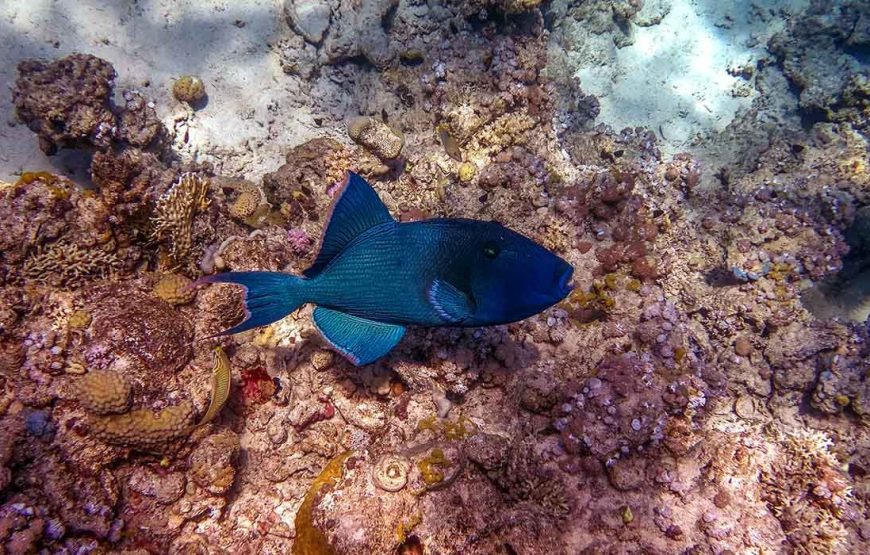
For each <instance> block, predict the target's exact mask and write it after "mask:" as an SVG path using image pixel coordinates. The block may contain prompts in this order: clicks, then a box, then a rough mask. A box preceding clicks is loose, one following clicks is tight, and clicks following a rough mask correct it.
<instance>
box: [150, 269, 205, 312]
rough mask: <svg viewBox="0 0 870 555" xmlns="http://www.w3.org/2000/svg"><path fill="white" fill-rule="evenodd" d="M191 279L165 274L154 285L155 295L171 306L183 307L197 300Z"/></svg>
mask: <svg viewBox="0 0 870 555" xmlns="http://www.w3.org/2000/svg"><path fill="white" fill-rule="evenodd" d="M192 283H193V282H192V281H191V280H190V278H188V277H185V276H183V275H181V274H164V275H163V276H161V278H160V279H159V280H158V281H157V283H155V284H154V289H153V291H154V295H155V296H156V297H158V298H161V299H163V300H164V301H166V302H168V303H169V304H171V305H176V306H177V305H183V304H187V303H189V302H191V301H192V300H193V299H195V298H196V289H195V288H193V287H192V286H191V284H192Z"/></svg>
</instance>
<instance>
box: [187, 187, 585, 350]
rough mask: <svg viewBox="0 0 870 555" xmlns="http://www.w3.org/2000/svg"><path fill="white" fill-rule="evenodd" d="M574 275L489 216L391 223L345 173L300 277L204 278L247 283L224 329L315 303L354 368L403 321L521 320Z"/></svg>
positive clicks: (563, 291)
mask: <svg viewBox="0 0 870 555" xmlns="http://www.w3.org/2000/svg"><path fill="white" fill-rule="evenodd" d="M572 272H573V269H572V268H571V266H570V265H569V264H568V263H567V262H566V261H565V260H563V259H562V258H560V257H558V256H556V255H555V254H553V253H551V252H550V251H548V250H547V249H545V248H543V247H542V246H540V245H538V244H537V243H535V242H534V241H532V240H530V239H528V238H526V237H524V236H522V235H520V234H518V233H516V232H514V231H511V230H509V229H507V228H506V227H504V226H502V225H500V224H498V223H496V222H486V221H479V220H468V219H432V220H425V221H420V222H408V223H400V222H397V221H396V220H394V219H393V218H392V217H391V216H390V214H389V211H388V210H387V208H386V207H385V206H384V204H383V203H382V202H381V201H380V199H379V198H378V196H377V193H375V191H374V190H373V189H372V188H371V186H370V185H369V184H368V183H366V182H365V180H364V179H363V178H361V177H360V176H358V175H356V174H354V173H352V172H351V173H349V175H348V179H347V181H346V182H345V184H344V186H343V188H342V189H341V191H340V192H339V193H338V195H337V198H336V201H335V203H334V205H333V208H332V214H331V216H330V219H329V223H328V225H327V229H326V231H325V233H324V237H323V240H322V243H321V247H320V251H319V254H318V256H317V259H316V260H315V262H314V264H313V265H312V266H311V268H309V269H308V270H306V271H305V272H304V275H303V276H301V277H300V276H294V275H290V274H286V273H281V272H227V273H224V274H218V275H215V276H208V277H206V278H203V279H202V281H205V282H226V283H236V284H239V285H242V286H244V287H245V288H246V296H245V306H246V310H247V316H248V317H247V318H246V319H245V320H244V321H243V322H242V323H241V324H239V325H237V326H235V327H233V328H230V329H229V330H226V331H225V332H223V333H224V334H231V333H238V332H241V331H245V330H248V329H252V328H255V327H258V326H262V325H266V324H269V323H271V322H274V321H276V320H279V319H281V318H283V317H284V316H286V315H287V314H289V313H290V312H292V311H293V310H295V309H296V308H298V307H299V306H301V305H303V304H305V303H312V304H314V305H316V308H315V310H314V323H315V325H316V326H317V328H318V330H319V331H320V332H321V334H322V335H323V336H324V338H325V339H326V340H327V341H328V342H329V343H330V344H331V345H332V346H333V347H334V348H335V349H336V350H338V351H339V352H341V353H342V354H343V355H344V356H345V357H347V358H348V359H349V360H350V361H351V362H353V363H354V364H357V365H359V364H367V363H369V362H372V361H374V360H377V359H378V358H380V357H381V356H383V355H385V354H386V353H387V352H389V351H390V350H391V349H392V348H393V347H394V346H395V345H396V343H398V342H399V341H400V340H401V338H402V336H403V335H404V332H405V326H408V325H417V326H464V327H470V326H474V327H476V326H490V325H497V324H506V323H509V322H515V321H518V320H522V319H524V318H528V317H529V316H532V315H534V314H537V313H538V312H541V311H542V310H544V309H546V308H548V307H550V306H552V305H554V304H555V303H557V302H559V301H561V300H562V299H564V298H565V297H566V296H567V295H568V293H569V292H570V291H571V286H570V284H569V282H570V279H571V275H572Z"/></svg>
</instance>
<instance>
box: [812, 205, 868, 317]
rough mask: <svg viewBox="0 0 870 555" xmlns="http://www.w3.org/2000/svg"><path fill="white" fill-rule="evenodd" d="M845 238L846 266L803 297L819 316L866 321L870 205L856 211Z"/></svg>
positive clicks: (814, 286)
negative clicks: (846, 248)
mask: <svg viewBox="0 0 870 555" xmlns="http://www.w3.org/2000/svg"><path fill="white" fill-rule="evenodd" d="M845 239H846V243H847V244H848V245H849V253H848V254H847V255H846V256H845V257H843V268H842V269H841V270H840V271H839V272H838V273H837V274H836V275H834V276H831V277H830V278H828V279H826V280H824V281H822V282H820V283H818V284H816V285H813V286H812V287H810V288H808V289H807V290H806V291H804V292H803V294H802V300H803V302H804V305H806V307H807V308H808V309H809V310H810V312H812V313H813V314H814V315H815V316H816V317H817V318H832V317H839V318H843V319H847V320H853V321H855V322H858V323H864V322H866V321H867V318H868V317H870V206H864V207H862V208H859V209H858V210H857V211H856V212H855V216H854V221H853V223H852V225H851V226H850V227H849V228H848V229H847V230H846V232H845Z"/></svg>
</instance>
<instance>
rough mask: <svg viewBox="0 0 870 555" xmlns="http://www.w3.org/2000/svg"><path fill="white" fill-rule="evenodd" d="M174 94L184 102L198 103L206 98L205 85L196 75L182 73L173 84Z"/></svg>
mask: <svg viewBox="0 0 870 555" xmlns="http://www.w3.org/2000/svg"><path fill="white" fill-rule="evenodd" d="M172 96H174V97H175V98H176V99H178V100H180V101H182V102H187V103H188V104H196V103H197V102H199V101H200V100H202V99H203V98H205V85H204V84H203V82H202V79H200V78H199V77H196V76H195V75H182V76H181V77H179V78H178V79H177V80H176V81H175V82H174V83H173V84H172Z"/></svg>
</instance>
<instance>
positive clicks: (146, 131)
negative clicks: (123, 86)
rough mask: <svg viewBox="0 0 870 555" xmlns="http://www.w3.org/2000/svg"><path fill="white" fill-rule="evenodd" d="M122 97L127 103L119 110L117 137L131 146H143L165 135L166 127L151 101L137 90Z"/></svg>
mask: <svg viewBox="0 0 870 555" xmlns="http://www.w3.org/2000/svg"><path fill="white" fill-rule="evenodd" d="M124 99H125V100H126V101H127V105H126V106H125V107H124V109H123V110H121V113H120V117H119V119H118V138H119V139H121V140H122V141H125V142H127V143H128V144H130V145H132V146H135V147H139V148H145V147H147V146H149V145H151V144H152V143H153V142H154V141H155V140H156V139H158V138H160V137H162V136H164V135H165V132H166V129H165V128H164V127H163V123H161V121H160V118H158V117H157V112H156V111H155V110H154V103H153V102H149V101H148V100H147V99H146V98H145V97H144V96H142V95H141V94H140V93H138V92H127V93H125V94H124Z"/></svg>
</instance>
